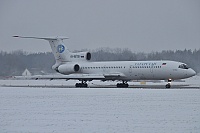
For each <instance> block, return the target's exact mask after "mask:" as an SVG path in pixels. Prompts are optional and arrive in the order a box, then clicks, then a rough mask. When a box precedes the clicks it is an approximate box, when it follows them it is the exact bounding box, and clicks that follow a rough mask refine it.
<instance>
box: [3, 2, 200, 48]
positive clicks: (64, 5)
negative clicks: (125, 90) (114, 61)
mask: <svg viewBox="0 0 200 133" xmlns="http://www.w3.org/2000/svg"><path fill="white" fill-rule="evenodd" d="M12 35H24V36H42V37H46V36H57V35H59V36H67V37H69V38H70V39H69V40H65V41H64V42H65V44H66V45H67V47H68V48H69V49H70V50H76V49H78V50H81V49H84V48H87V49H96V48H99V47H111V48H129V49H131V50H132V51H133V52H151V51H162V50H176V49H178V50H183V49H185V48H186V49H192V50H194V49H195V48H196V49H199V48H200V0H70V1H68V0H1V1H0V46H1V48H0V50H4V51H13V50H19V49H21V50H22V49H23V50H24V51H32V52H44V51H51V49H50V46H49V45H48V42H46V41H42V40H32V39H16V38H12Z"/></svg>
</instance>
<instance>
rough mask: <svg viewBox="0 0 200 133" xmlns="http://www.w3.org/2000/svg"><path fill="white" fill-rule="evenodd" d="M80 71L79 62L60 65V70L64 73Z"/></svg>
mask: <svg viewBox="0 0 200 133" xmlns="http://www.w3.org/2000/svg"><path fill="white" fill-rule="evenodd" d="M79 71H80V66H79V65H78V64H63V65H60V66H59V67H58V72H59V73H62V74H72V73H76V72H79Z"/></svg>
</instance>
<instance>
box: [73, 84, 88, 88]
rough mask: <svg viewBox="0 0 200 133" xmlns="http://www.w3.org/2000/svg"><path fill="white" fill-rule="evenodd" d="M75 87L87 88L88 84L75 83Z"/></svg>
mask: <svg viewBox="0 0 200 133" xmlns="http://www.w3.org/2000/svg"><path fill="white" fill-rule="evenodd" d="M75 86H76V87H79V88H87V87H88V84H87V83H76V85H75Z"/></svg>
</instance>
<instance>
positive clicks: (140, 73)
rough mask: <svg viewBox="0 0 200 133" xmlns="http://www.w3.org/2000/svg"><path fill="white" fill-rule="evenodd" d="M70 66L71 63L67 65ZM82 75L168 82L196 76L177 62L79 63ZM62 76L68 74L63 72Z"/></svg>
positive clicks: (192, 71) (191, 70)
mask: <svg viewBox="0 0 200 133" xmlns="http://www.w3.org/2000/svg"><path fill="white" fill-rule="evenodd" d="M66 64H70V63H66ZM78 64H79V65H80V70H79V71H78V73H82V74H103V75H107V74H108V75H109V74H111V75H112V74H115V73H116V74H120V76H119V78H117V79H120V80H168V79H173V80H174V79H184V78H188V77H191V76H194V75H195V74H196V73H195V71H194V70H193V69H191V68H188V69H182V68H179V65H181V64H183V63H181V62H175V61H109V62H78ZM61 73H62V74H67V73H64V72H61Z"/></svg>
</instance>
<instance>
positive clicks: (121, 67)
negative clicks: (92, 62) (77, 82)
mask: <svg viewBox="0 0 200 133" xmlns="http://www.w3.org/2000/svg"><path fill="white" fill-rule="evenodd" d="M100 68H101V69H104V68H107V69H108V68H123V67H122V66H116V67H81V69H100ZM124 68H125V67H124Z"/></svg>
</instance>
